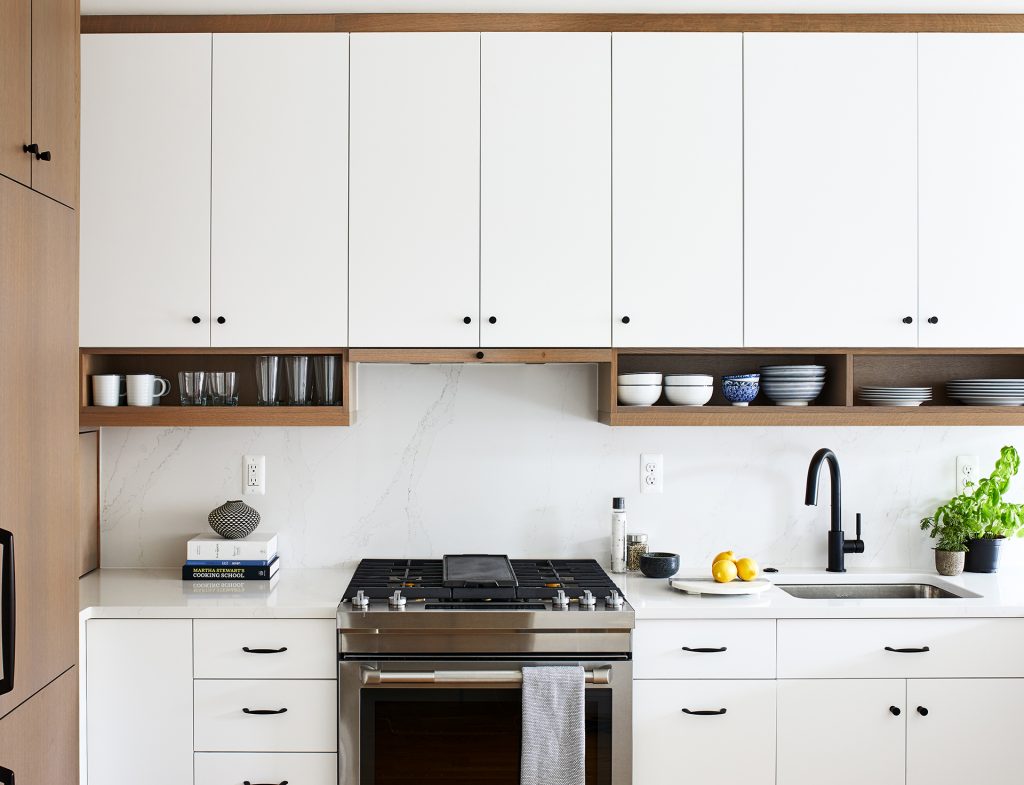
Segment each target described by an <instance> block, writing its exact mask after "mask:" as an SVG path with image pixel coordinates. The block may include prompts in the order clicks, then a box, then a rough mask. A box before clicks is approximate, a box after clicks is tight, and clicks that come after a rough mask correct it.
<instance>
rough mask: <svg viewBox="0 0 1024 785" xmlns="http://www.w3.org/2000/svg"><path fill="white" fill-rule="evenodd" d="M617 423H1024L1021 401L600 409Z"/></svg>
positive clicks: (610, 421)
mask: <svg viewBox="0 0 1024 785" xmlns="http://www.w3.org/2000/svg"><path fill="white" fill-rule="evenodd" d="M598 419H599V420H600V421H601V422H602V423H604V424H605V425H613V426H623V425H626V426H668V425H672V426H678V425H685V426H708V425H717V426H722V425H728V426H740V425H746V426H779V425H787V426H808V425H810V426H868V425H878V426H893V425H895V426H914V425H940V426H953V425H959V426H963V425H999V426H1022V425H1024V407H1021V406H1004V407H998V406H919V407H902V406H814V405H811V406H806V407H804V406H792V407H789V406H748V407H741V406H699V407H682V406H678V407H677V406H636V407H633V406H616V407H615V410H614V411H602V412H599V413H598Z"/></svg>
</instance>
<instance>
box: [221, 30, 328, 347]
mask: <svg viewBox="0 0 1024 785" xmlns="http://www.w3.org/2000/svg"><path fill="white" fill-rule="evenodd" d="M212 188H213V230H212V231H213V236H212V238H213V239H212V243H211V249H212V253H211V257H212V262H211V265H212V266H211V274H210V280H211V287H212V301H211V302H212V306H211V312H212V317H213V324H212V326H211V334H212V337H213V345H214V346H345V345H346V342H347V341H348V329H347V328H348V318H347V311H346V307H347V304H348V291H347V286H348V266H347V265H348V258H347V246H348V36H347V35H345V34H343V33H296V34H287V35H286V34H281V33H270V34H242V35H231V34H227V35H215V36H214V41H213V176H212ZM221 320H223V321H221Z"/></svg>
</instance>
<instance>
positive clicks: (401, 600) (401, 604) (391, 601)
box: [388, 591, 405, 611]
mask: <svg viewBox="0 0 1024 785" xmlns="http://www.w3.org/2000/svg"><path fill="white" fill-rule="evenodd" d="M388 605H390V606H391V610H393V611H399V610H403V609H404V608H405V597H403V596H402V592H400V591H396V592H395V593H394V594H392V595H391V596H390V597H388Z"/></svg>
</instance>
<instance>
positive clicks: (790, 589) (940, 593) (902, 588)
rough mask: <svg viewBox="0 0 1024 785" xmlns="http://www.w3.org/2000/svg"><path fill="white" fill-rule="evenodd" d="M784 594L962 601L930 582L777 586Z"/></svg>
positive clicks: (838, 597) (834, 597)
mask: <svg viewBox="0 0 1024 785" xmlns="http://www.w3.org/2000/svg"><path fill="white" fill-rule="evenodd" d="M776 585H777V586H778V587H779V588H780V589H782V590H783V591H784V592H786V594H789V595H792V596H793V597H799V598H800V599H803V600H940V599H949V598H954V599H962V598H963V597H964V596H965V595H963V594H957V593H955V592H952V591H949V590H948V589H943V588H942V587H940V586H932V585H931V584H930V583H780V584H776Z"/></svg>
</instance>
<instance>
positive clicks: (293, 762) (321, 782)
mask: <svg viewBox="0 0 1024 785" xmlns="http://www.w3.org/2000/svg"><path fill="white" fill-rule="evenodd" d="M195 771H196V774H195V785H234V784H235V783H241V782H253V783H255V782H260V783H262V782H267V783H271V782H273V783H279V782H287V783H289V785H337V782H338V756H337V755H333V754H329V753H316V752H314V753H303V752H199V753H196V758H195Z"/></svg>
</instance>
